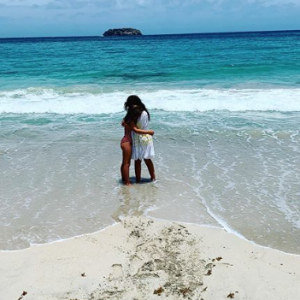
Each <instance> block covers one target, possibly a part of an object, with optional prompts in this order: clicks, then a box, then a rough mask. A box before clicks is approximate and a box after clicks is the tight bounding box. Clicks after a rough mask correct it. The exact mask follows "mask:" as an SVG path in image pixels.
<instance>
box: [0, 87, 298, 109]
mask: <svg viewBox="0 0 300 300" xmlns="http://www.w3.org/2000/svg"><path fill="white" fill-rule="evenodd" d="M130 94H138V95H139V96H140V97H141V98H142V100H143V101H144V102H145V103H146V104H147V107H148V108H149V109H158V110H163V111H187V112H195V111H199V112H205V111H212V110H228V111H236V112H237V111H280V112H285V111H286V112H291V111H300V89H205V88H203V89H161V90H154V91H151V90H150V91H149V90H139V91H135V90H125V91H116V92H108V93H103V92H90V91H89V90H88V89H87V90H86V91H82V90H80V91H78V92H76V91H71V92H65V91H62V90H59V89H38V88H28V89H23V90H14V91H2V92H0V113H56V114H110V113H118V112H121V111H122V110H123V105H124V102H125V100H126V98H127V97H128V96H129V95H130Z"/></svg>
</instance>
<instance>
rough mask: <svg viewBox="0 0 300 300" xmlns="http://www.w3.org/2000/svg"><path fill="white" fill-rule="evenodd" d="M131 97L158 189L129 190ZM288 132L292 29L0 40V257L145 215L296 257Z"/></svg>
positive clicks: (296, 176) (294, 155)
mask: <svg viewBox="0 0 300 300" xmlns="http://www.w3.org/2000/svg"><path fill="white" fill-rule="evenodd" d="M131 94H137V95H139V96H140V97H141V98H142V100H143V101H144V103H145V104H146V106H147V108H148V109H149V111H150V114H151V123H150V127H151V129H153V130H154V131H155V135H154V137H155V138H154V143H155V151H156V158H155V159H154V164H155V168H156V172H157V178H158V180H157V182H155V183H149V182H148V181H147V178H148V177H149V175H148V174H147V172H146V168H145V167H144V168H143V178H144V182H145V184H141V185H133V187H132V188H130V189H128V188H126V187H123V186H122V185H121V183H120V174H119V168H120V163H121V150H120V147H119V143H120V140H121V138H122V135H123V128H122V127H121V126H120V123H121V120H122V118H123V116H124V114H125V113H124V110H123V104H124V102H125V100H126V98H127V97H128V96H129V95H131ZM299 124H300V31H277V32H244V33H212V34H182V35H153V36H139V37H105V38H104V37H57V38H20V39H16V38H11V39H0V171H1V177H0V191H1V193H0V226H1V228H3V230H2V229H1V232H0V249H3V250H11V249H22V248H26V247H28V246H29V245H30V244H33V243H45V242H50V241H53V240H58V239H64V238H68V237H71V236H75V235H78V234H82V233H86V232H94V231H97V230H99V229H102V228H104V227H106V226H108V225H110V224H112V223H113V222H115V221H118V220H119V219H120V218H121V217H122V216H124V215H139V214H147V215H149V216H152V217H156V218H161V219H167V220H175V221H182V222H190V223H196V224H200V225H208V226H215V227H220V228H225V229H226V230H228V231H231V232H234V233H235V234H237V235H239V236H241V237H244V238H246V239H248V240H251V241H254V242H256V243H258V244H260V245H263V246H268V247H272V248H276V249H279V250H282V251H285V252H290V253H298V254H300V171H299V170H300V155H299V154H300V131H299V130H300V128H299V127H300V126H299ZM131 175H132V180H134V172H133V168H132V170H131Z"/></svg>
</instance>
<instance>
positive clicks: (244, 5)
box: [0, 0, 300, 38]
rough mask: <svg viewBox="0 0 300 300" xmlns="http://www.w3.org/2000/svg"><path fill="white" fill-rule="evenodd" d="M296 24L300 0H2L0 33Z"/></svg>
mask: <svg viewBox="0 0 300 300" xmlns="http://www.w3.org/2000/svg"><path fill="white" fill-rule="evenodd" d="M122 27H133V28H137V29H140V30H141V31H142V33H143V34H173V33H201V32H231V31H264V30H297V29H300V0H181V1H180V0H132V1H131V0H127V1H126V0H0V37H1V38H4V37H41V36H43V37H44V36H45V37H46V36H99V35H102V34H103V32H104V31H106V30H107V29H110V28H122Z"/></svg>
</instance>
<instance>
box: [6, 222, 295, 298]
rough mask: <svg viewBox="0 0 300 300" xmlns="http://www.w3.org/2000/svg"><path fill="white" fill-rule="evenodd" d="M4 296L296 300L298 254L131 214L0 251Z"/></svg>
mask: <svg viewBox="0 0 300 300" xmlns="http://www.w3.org/2000/svg"><path fill="white" fill-rule="evenodd" d="M0 265H1V273H0V299H1V300H21V299H24V300H52V299H53V300H54V299H63V300H75V299H76V300H86V299H93V300H102V299H103V300H104V299H107V300H108V299H124V300H125V299H126V300H129V299H166V298H167V299H205V300H209V299H233V298H234V299H256V300H259V299H262V300H265V299H272V300H281V299H285V300H298V299H299V294H300V272H299V270H300V256H297V255H290V254H285V253H282V252H279V251H277V250H272V249H269V248H263V247H260V246H257V245H254V244H253V243H250V242H248V241H246V240H242V239H240V238H238V237H237V236H235V235H233V234H230V233H227V232H225V231H224V230H220V229H214V228H207V227H200V226H196V225H187V224H182V223H172V222H166V221H158V220H153V219H150V218H147V217H128V218H125V219H124V220H122V222H121V223H118V224H115V225H113V226H111V227H108V228H107V229H105V230H103V231H101V232H98V233H94V234H89V235H83V236H80V237H76V238H72V239H69V240H65V241H61V242H54V243H52V244H45V245H40V246H32V247H31V248H29V249H26V250H21V251H14V252H1V253H0Z"/></svg>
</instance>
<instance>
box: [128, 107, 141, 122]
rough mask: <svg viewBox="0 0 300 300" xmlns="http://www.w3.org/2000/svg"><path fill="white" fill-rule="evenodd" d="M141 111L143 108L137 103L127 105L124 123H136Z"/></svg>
mask: <svg viewBox="0 0 300 300" xmlns="http://www.w3.org/2000/svg"><path fill="white" fill-rule="evenodd" d="M142 112H143V108H142V107H140V106H138V105H133V106H129V107H128V109H127V114H126V116H125V118H124V121H125V123H127V124H129V123H130V122H131V121H133V122H134V123H136V122H137V120H138V118H139V117H140V116H141V114H142Z"/></svg>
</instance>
